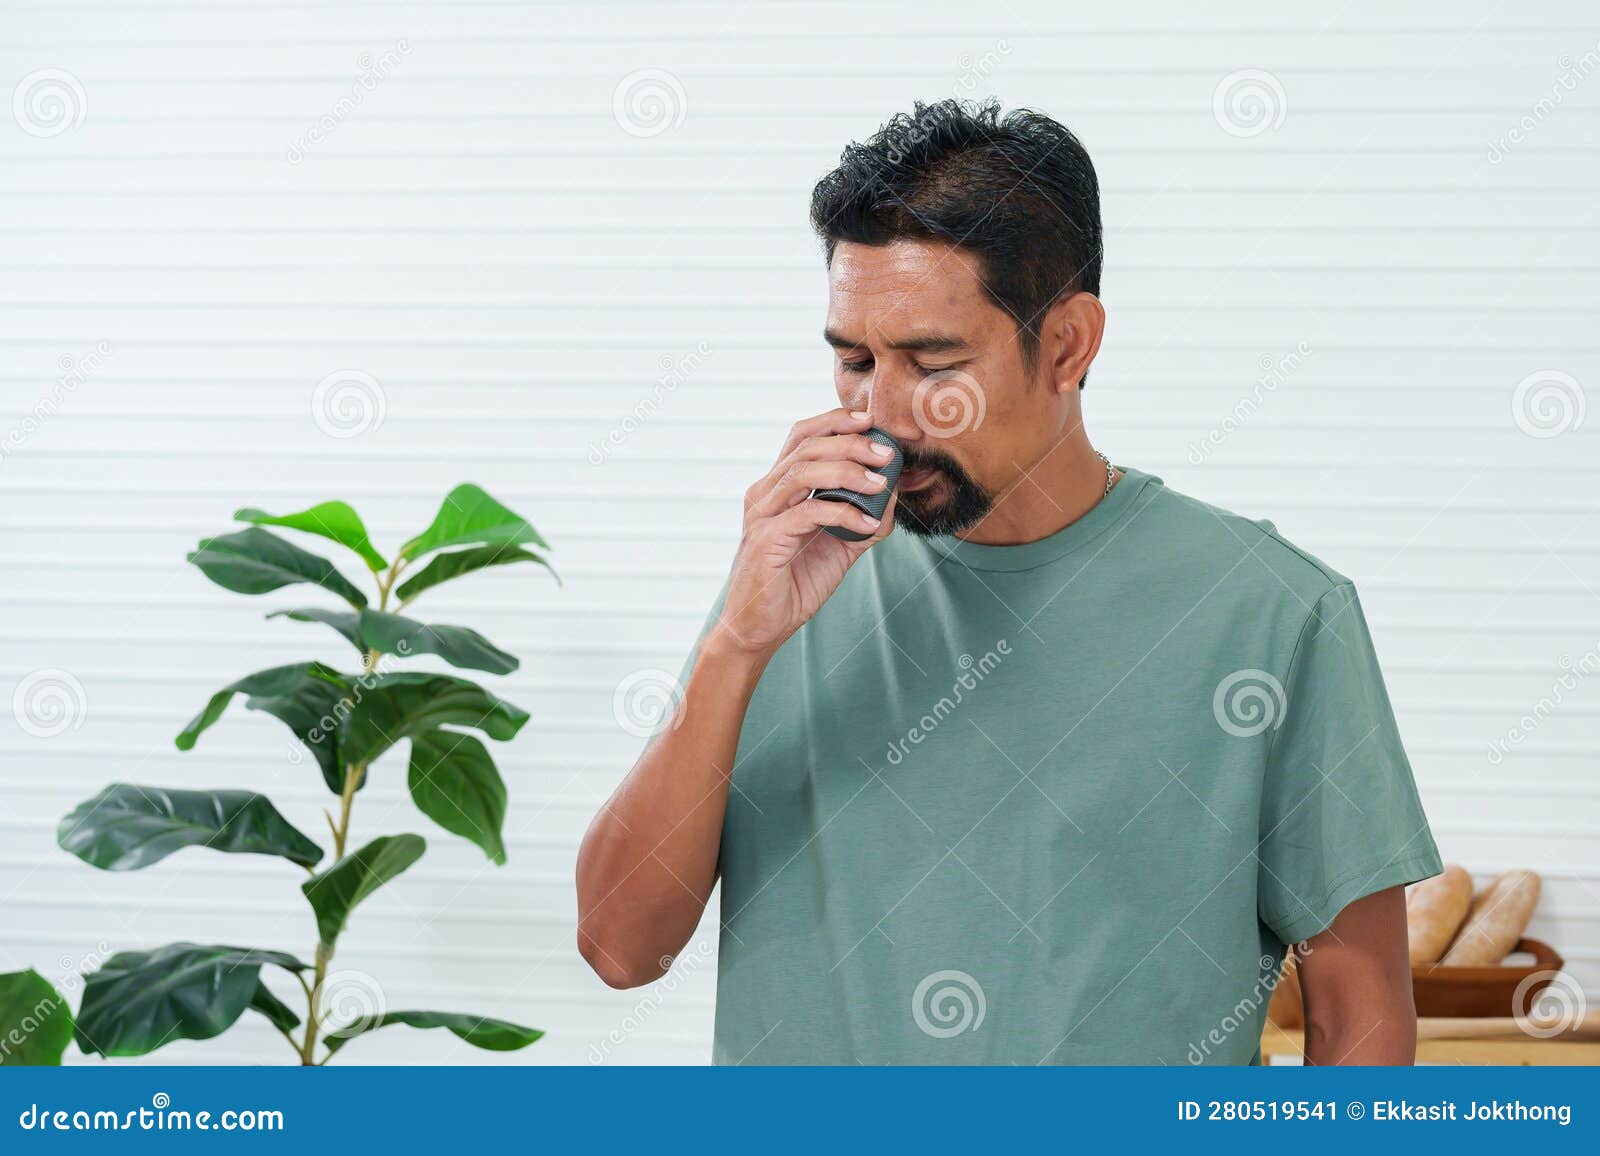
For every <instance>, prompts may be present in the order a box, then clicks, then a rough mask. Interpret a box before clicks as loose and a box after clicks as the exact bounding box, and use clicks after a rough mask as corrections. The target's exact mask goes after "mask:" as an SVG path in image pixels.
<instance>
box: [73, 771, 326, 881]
mask: <svg viewBox="0 0 1600 1156" xmlns="http://www.w3.org/2000/svg"><path fill="white" fill-rule="evenodd" d="M56 842H58V843H60V844H61V847H62V849H63V850H65V851H70V852H71V853H72V854H74V855H76V856H77V857H78V858H79V859H82V860H83V861H84V862H85V863H88V864H89V865H90V866H93V867H99V868H101V869H103V870H106V871H132V870H134V869H135V868H138V867H148V866H149V865H150V864H151V863H155V862H158V861H160V860H162V859H165V858H166V857H167V856H168V855H170V854H172V853H173V852H174V851H177V850H180V849H182V848H184V847H210V848H211V849H212V850H214V851H230V852H237V853H244V854H253V855H281V856H283V858H285V859H288V860H289V861H290V862H291V863H299V864H300V865H302V866H304V867H311V866H313V865H315V863H316V862H317V860H318V859H321V858H322V848H321V847H319V846H317V845H316V844H315V843H313V842H312V841H311V840H310V839H308V838H306V837H305V836H304V835H303V834H301V833H300V832H299V831H298V830H297V829H296V828H295V827H294V826H293V824H291V823H290V822H289V820H287V819H285V818H284V817H283V816H282V815H281V814H279V813H278V808H276V807H274V806H273V805H272V801H271V800H270V799H268V798H267V797H266V796H265V795H258V794H256V793H255V792H253V791H178V790H167V789H164V788H162V787H136V786H133V785H131V784H129V783H113V784H112V785H111V786H109V787H107V788H106V789H105V790H103V791H101V792H100V793H99V794H98V795H96V796H95V797H94V798H92V799H89V800H87V801H85V802H83V803H80V804H78V807H77V809H76V810H74V811H73V812H72V813H71V814H69V815H68V816H67V817H66V818H64V819H62V820H61V826H60V828H59V829H58V830H57V832H56Z"/></svg>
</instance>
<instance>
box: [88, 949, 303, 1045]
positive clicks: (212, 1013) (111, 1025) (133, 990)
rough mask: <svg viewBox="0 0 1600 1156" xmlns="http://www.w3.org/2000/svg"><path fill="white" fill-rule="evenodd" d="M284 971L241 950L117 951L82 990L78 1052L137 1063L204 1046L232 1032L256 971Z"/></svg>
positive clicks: (288, 962) (273, 957) (285, 963)
mask: <svg viewBox="0 0 1600 1156" xmlns="http://www.w3.org/2000/svg"><path fill="white" fill-rule="evenodd" d="M268 963H270V964H276V965H277V966H278V967H283V968H287V969H288V970H290V971H295V972H299V971H304V970H306V965H305V964H303V963H301V962H300V961H299V960H298V959H296V958H295V957H294V956H292V955H285V954H283V953H282V952H277V951H258V950H255V949H252V948H244V947H216V946H203V945H200V944H195V943H169V944H168V945H167V946H165V947H158V948H156V949H155V950H154V951H119V952H118V953H117V954H116V955H113V956H112V957H111V958H110V959H108V960H107V961H106V963H105V966H104V967H102V968H101V969H100V970H99V971H97V972H95V973H94V974H92V975H90V976H88V977H87V978H86V979H85V980H84V984H83V1005H82V1006H81V1007H80V1008H79V1009H78V1023H77V1027H76V1035H77V1039H78V1047H80V1048H82V1049H83V1050H84V1051H85V1052H88V1053H99V1054H100V1055H102V1056H142V1055H145V1054H146V1053H147V1052H153V1051H155V1050H156V1049H157V1048H159V1047H161V1046H162V1045H163V1044H168V1043H171V1042H172V1041H173V1040H179V1039H182V1040H208V1039H210V1038H211V1037H212V1036H215V1035H220V1034H221V1033H222V1032H225V1031H227V1030H228V1028H230V1027H232V1026H233V1023H234V1021H235V1020H237V1019H238V1018H239V1016H240V1015H241V1014H243V1012H244V1009H245V1008H247V1007H249V1006H250V1001H251V1000H252V999H253V998H254V997H255V992H256V987H257V984H258V982H259V979H260V974H261V966H262V964H268Z"/></svg>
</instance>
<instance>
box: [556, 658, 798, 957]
mask: <svg viewBox="0 0 1600 1156" xmlns="http://www.w3.org/2000/svg"><path fill="white" fill-rule="evenodd" d="M768 657H770V656H768V655H766V654H754V653H751V652H749V651H746V650H743V649H741V648H739V647H737V646H735V645H731V644H729V643H728V642H727V641H726V640H725V638H724V637H723V636H722V635H721V634H720V633H719V632H718V631H716V630H713V631H712V632H711V633H710V634H708V635H707V637H706V640H705V642H704V643H703V644H702V646H701V650H700V655H699V657H698V659H697V660H696V662H695V666H694V670H693V671H692V672H691V674H690V676H689V680H688V685H687V686H686V687H685V688H684V695H683V700H682V702H681V703H680V704H679V706H678V710H677V714H676V715H675V716H674V718H673V720H672V722H671V723H669V724H668V727H667V729H666V730H664V731H663V732H662V733H660V734H659V735H657V736H656V738H655V740H654V741H653V742H652V743H651V744H650V746H649V748H648V749H647V750H646V751H645V753H644V755H642V756H641V757H640V759H639V762H638V763H637V764H636V765H635V766H634V768H633V770H632V771H631V772H629V774H628V777H627V778H626V779H624V780H623V782H622V785H621V786H619V787H618V788H617V790H616V792H615V793H614V794H613V795H612V796H611V799H610V801H609V802H608V803H607V804H606V806H605V807H604V808H603V809H602V810H601V811H600V813H599V815H597V816H596V817H595V820H594V822H593V823H591V824H590V826H589V830H588V833H587V834H586V835H585V836H584V839H583V845H582V847H581V849H580V850H579V852H578V871H577V883H578V949H579V951H581V952H582V953H583V956H584V958H585V959H586V960H588V962H589V965H590V966H591V967H593V968H594V969H595V971H596V973H597V974H599V976H600V977H601V978H602V979H604V980H605V981H606V982H607V983H608V984H610V985H612V986H613V987H636V986H638V985H639V984H642V983H648V982H650V981H651V980H653V979H655V978H657V977H658V976H660V975H661V974H662V973H663V972H664V971H665V970H666V965H665V964H664V963H663V962H662V961H663V959H666V958H668V957H670V956H672V955H675V954H676V953H677V952H678V951H679V949H681V948H682V947H683V945H684V943H685V942H687V941H688V938H689V936H690V935H692V934H693V933H694V929H695V927H696V925H698V923H699V922H700V916H701V914H702V912H703V911H704V910H705V905H706V901H707V900H708V899H709V898H710V896H711V891H712V888H713V887H714V886H715V884H716V877H717V852H718V848H719V845H720V843H721V838H722V819H723V813H724V811H725V810H726V808H727V802H728V785H729V781H730V777H731V775H732V772H733V765H734V760H735V757H736V755H737V752H738V747H739V731H740V729H741V727H742V726H743V725H744V716H745V711H746V709H747V708H748V707H749V704H750V696H751V694H752V693H754V691H755V687H756V683H757V682H758V681H759V680H760V678H761V672H762V671H763V670H764V669H765V667H766V663H767V660H768Z"/></svg>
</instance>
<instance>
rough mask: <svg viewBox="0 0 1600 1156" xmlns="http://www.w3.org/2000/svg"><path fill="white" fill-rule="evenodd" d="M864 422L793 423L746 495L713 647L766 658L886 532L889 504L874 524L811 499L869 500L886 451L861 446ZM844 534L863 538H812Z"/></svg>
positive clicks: (857, 417)
mask: <svg viewBox="0 0 1600 1156" xmlns="http://www.w3.org/2000/svg"><path fill="white" fill-rule="evenodd" d="M871 425H872V418H871V416H870V415H868V414H864V413H851V412H850V411H848V410H843V409H835V410H830V411H829V412H827V413H824V414H819V415H818V416H816V417H813V418H808V419H806V420H805V421H802V422H799V423H797V424H796V425H795V427H794V428H793V429H792V430H790V431H789V437H788V440H787V441H785V442H784V445H783V450H782V451H781V452H780V453H779V454H778V460H777V462H776V463H775V464H774V465H773V467H772V469H771V470H769V471H768V472H767V473H766V475H765V476H763V477H762V478H760V479H759V480H758V481H757V482H756V483H755V484H754V485H752V486H751V487H750V488H749V489H748V490H746V491H745V498H744V536H743V538H742V539H741V540H740V543H739V551H738V554H737V555H736V556H735V558H734V561H733V572H732V574H731V575H730V577H729V581H728V597H727V600H726V601H725V603H724V605H723V610H722V617H721V619H720V620H719V621H718V623H717V626H716V628H715V632H716V634H717V635H718V638H717V642H718V644H720V645H725V646H730V647H733V648H736V649H740V650H744V651H747V652H750V653H758V654H770V653H771V652H772V651H774V650H776V649H777V648H778V647H779V646H781V645H782V644H783V642H784V641H785V640H786V639H787V638H788V637H789V636H790V635H791V634H793V633H794V632H795V631H796V630H798V629H800V627H801V626H803V625H804V624H805V623H806V621H807V620H808V619H810V618H811V616H812V615H813V614H815V613H816V612H817V611H818V610H819V609H821V607H822V604H823V603H824V602H826V601H827V600H828V598H829V597H831V596H832V594H833V592H834V591H835V590H837V589H838V588H839V583H840V582H842V581H843V580H844V576H845V572H846V571H847V570H849V569H850V566H851V564H852V563H854V562H855V560H856V559H857V558H859V557H861V555H862V554H863V553H865V552H866V551H867V549H868V548H869V547H871V546H872V545H873V544H874V543H876V542H880V541H882V540H883V538H884V537H886V536H887V535H888V533H889V531H890V530H892V529H893V528H894V499H893V498H891V499H890V500H889V507H888V509H886V510H885V511H884V513H883V518H882V519H881V521H875V520H873V519H872V518H869V517H868V516H867V515H865V514H863V513H862V512H861V511H860V510H857V509H856V508H855V507H854V506H851V505H849V504H847V503H845V502H827V501H822V500H820V499H817V498H813V497H812V496H811V492H812V491H813V490H826V489H832V488H835V487H841V488H844V489H850V490H856V491H858V492H861V493H867V494H875V493H877V492H878V491H880V490H882V489H883V487H884V485H885V482H886V479H885V478H884V476H883V475H882V474H880V473H878V470H880V469H882V468H883V466H885V465H886V464H888V462H889V460H890V459H891V458H892V457H893V453H892V451H890V450H889V449H888V448H887V447H885V446H881V445H879V444H878V443H877V442H875V441H872V440H871V439H870V438H867V437H865V436H864V434H865V432H866V430H867V429H869V428H870V427H871ZM823 526H844V527H846V528H848V529H851V530H855V531H856V532H857V533H861V534H869V535H871V537H869V538H868V539H867V540H865V541H861V542H843V541H840V540H839V539H838V538H835V537H833V536H832V535H829V534H822V533H818V531H819V530H820V529H821V528H822V527H823Z"/></svg>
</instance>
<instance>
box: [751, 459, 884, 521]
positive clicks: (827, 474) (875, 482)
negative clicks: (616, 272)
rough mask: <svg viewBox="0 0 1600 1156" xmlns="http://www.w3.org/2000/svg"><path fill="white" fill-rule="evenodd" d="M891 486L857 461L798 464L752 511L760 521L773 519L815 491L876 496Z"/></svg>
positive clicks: (773, 484) (879, 475) (796, 463)
mask: <svg viewBox="0 0 1600 1156" xmlns="http://www.w3.org/2000/svg"><path fill="white" fill-rule="evenodd" d="M888 484H889V479H888V478H886V477H884V476H883V475H882V474H880V473H878V472H877V471H876V470H873V469H870V468H868V467H867V466H863V465H860V464H859V463H857V462H852V461H838V460H824V461H804V460H801V461H795V462H793V463H792V464H790V465H789V466H787V467H786V468H785V469H784V471H783V473H782V474H781V475H780V476H779V477H778V478H777V479H776V480H775V481H774V482H773V483H772V488H771V489H770V490H768V491H767V493H766V494H765V495H763V496H761V497H760V498H758V499H757V501H756V502H755V503H754V505H753V506H752V507H751V511H750V512H751V514H752V515H753V516H754V517H757V518H770V517H772V516H773V515H774V514H781V513H782V512H783V511H784V510H787V509H788V508H789V507H790V506H793V505H794V504H795V503H797V502H803V501H805V500H806V499H807V498H809V497H810V496H811V493H812V491H813V490H832V489H844V490H855V491H856V492H857V493H861V494H876V493H879V492H881V491H882V490H883V488H884V486H886V485H888Z"/></svg>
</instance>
